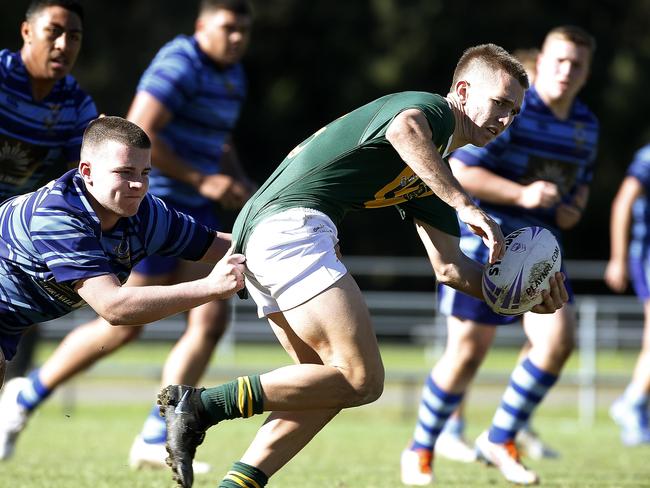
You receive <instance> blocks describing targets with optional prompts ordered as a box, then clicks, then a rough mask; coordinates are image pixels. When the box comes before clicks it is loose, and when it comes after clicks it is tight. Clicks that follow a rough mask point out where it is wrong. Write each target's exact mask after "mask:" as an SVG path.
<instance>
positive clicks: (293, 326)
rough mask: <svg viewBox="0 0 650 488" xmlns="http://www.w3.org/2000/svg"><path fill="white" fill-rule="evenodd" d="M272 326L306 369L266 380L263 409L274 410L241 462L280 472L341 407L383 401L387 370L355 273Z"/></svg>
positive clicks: (284, 370) (283, 370) (275, 318)
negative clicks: (385, 371) (378, 399)
mask: <svg viewBox="0 0 650 488" xmlns="http://www.w3.org/2000/svg"><path fill="white" fill-rule="evenodd" d="M269 322H270V323H271V326H272V327H273V330H274V332H275V333H276V335H277V336H278V339H279V340H280V342H281V343H282V345H283V347H284V348H285V349H286V350H287V352H288V353H289V354H290V355H291V356H292V357H293V358H294V360H295V361H297V362H298V363H299V364H296V365H293V366H286V367H283V368H280V369H277V370H274V371H271V372H270V373H266V374H263V375H261V376H260V379H261V383H262V388H263V390H264V409H265V410H274V412H273V413H272V414H271V416H270V417H269V419H268V421H267V422H266V423H265V424H264V426H263V427H262V428H261V429H260V430H259V431H258V434H257V436H256V437H255V439H254V440H253V442H252V443H251V445H250V447H249V448H248V450H247V451H246V453H245V455H244V458H243V459H242V460H243V462H245V463H246V464H248V465H251V466H255V467H257V468H259V469H261V470H262V471H263V472H265V473H267V474H272V473H275V472H276V471H277V470H278V469H280V468H281V467H282V466H284V465H285V464H286V463H287V462H288V461H289V460H290V459H291V458H292V457H293V456H295V454H297V453H298V452H300V450H301V449H302V448H303V447H304V446H305V445H307V444H308V443H309V441H310V440H311V439H312V438H313V437H314V435H316V433H318V431H320V429H322V428H323V426H324V425H326V424H327V422H329V420H331V419H332V418H333V417H334V416H335V415H336V413H337V412H338V411H339V410H340V409H341V408H346V407H353V406H358V405H363V404H365V403H369V402H372V401H374V400H376V399H377V398H378V397H379V396H380V394H381V392H382V389H383V381H384V368H383V365H382V362H381V356H380V354H379V348H378V346H377V341H376V338H375V334H374V332H373V330H372V325H371V322H370V316H369V314H368V310H367V307H366V305H365V303H364V301H363V297H362V295H361V292H360V290H359V288H358V287H357V285H356V283H355V282H354V280H353V279H352V277H351V276H350V275H345V276H344V277H343V278H341V279H340V280H339V281H337V282H336V283H335V284H334V285H332V286H331V287H330V288H328V289H327V290H325V291H324V292H322V293H321V294H319V295H318V296H316V297H314V298H312V299H311V300H309V301H308V302H306V303H304V304H302V305H300V306H298V307H296V308H294V309H292V310H288V311H286V312H284V314H279V313H277V314H271V315H270V316H269Z"/></svg>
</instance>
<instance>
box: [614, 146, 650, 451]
mask: <svg viewBox="0 0 650 488" xmlns="http://www.w3.org/2000/svg"><path fill="white" fill-rule="evenodd" d="M649 192H650V144H649V145H646V146H645V147H643V148H641V149H640V150H639V151H638V152H637V153H636V155H635V156H634V159H633V161H632V163H631V164H630V167H629V168H628V170H627V174H626V176H625V178H624V179H623V182H622V183H621V186H620V188H619V190H618V193H617V194H616V197H615V198H614V202H613V203H612V214H611V218H610V221H611V223H610V247H611V250H610V258H609V262H608V263H607V268H606V270H605V281H606V282H607V284H608V285H609V287H610V288H611V289H612V290H614V291H615V292H617V293H623V292H624V291H625V289H626V288H627V283H628V278H630V277H631V278H632V284H633V285H634V291H635V292H636V294H637V296H638V297H639V299H640V300H641V301H642V302H643V311H644V317H645V320H644V329H643V342H642V345H641V351H640V352H639V357H638V359H637V362H636V366H635V368H634V373H633V375H632V380H631V381H630V384H629V385H628V386H627V388H626V389H625V392H624V393H623V395H622V396H621V397H619V398H618V399H617V400H616V401H615V402H614V404H613V405H612V407H611V409H610V414H611V416H612V418H613V419H614V421H615V422H616V423H617V424H618V425H619V427H620V428H621V440H622V442H623V444H625V445H628V446H635V445H638V444H648V443H650V427H649V426H648V403H649V401H650V325H649V324H650V207H649V206H648V194H649ZM630 236H631V239H630Z"/></svg>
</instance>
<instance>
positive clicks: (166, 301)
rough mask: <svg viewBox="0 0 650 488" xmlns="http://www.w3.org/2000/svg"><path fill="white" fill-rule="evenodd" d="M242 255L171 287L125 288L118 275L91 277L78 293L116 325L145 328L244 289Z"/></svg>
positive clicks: (224, 259)
mask: <svg viewBox="0 0 650 488" xmlns="http://www.w3.org/2000/svg"><path fill="white" fill-rule="evenodd" d="M244 261H245V258H244V256H243V255H241V254H231V252H228V253H227V254H226V255H225V256H224V257H223V258H222V259H221V261H219V262H218V263H217V265H216V266H215V267H214V269H213V270H212V272H211V273H210V274H209V275H208V276H206V277H205V278H202V279H199V280H195V281H189V282H185V283H178V284H175V285H170V286H129V287H126V286H122V285H121V284H120V282H119V280H118V279H117V277H116V276H115V275H112V274H110V275H101V276H95V277H93V278H88V279H85V280H83V281H81V282H80V283H79V284H78V285H77V293H79V295H80V296H81V298H83V299H84V300H85V301H86V303H88V304H89V305H90V306H91V307H92V308H93V309H94V310H95V311H96V312H97V313H98V314H99V315H100V316H102V317H103V318H104V319H105V320H106V321H107V322H109V323H110V324H113V325H144V324H148V323H150V322H154V321H156V320H160V319H163V318H165V317H168V316H170V315H174V314H177V313H180V312H184V311H186V310H189V309H191V308H194V307H197V306H199V305H202V304H204V303H207V302H209V301H212V300H216V299H224V298H228V297H230V296H232V295H233V294H234V293H236V292H237V291H239V290H241V289H242V288H243V287H244V276H243V273H244Z"/></svg>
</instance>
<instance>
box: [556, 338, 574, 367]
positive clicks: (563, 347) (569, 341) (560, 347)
mask: <svg viewBox="0 0 650 488" xmlns="http://www.w3.org/2000/svg"><path fill="white" fill-rule="evenodd" d="M574 348H575V339H574V337H573V335H571V334H566V335H565V336H563V337H562V339H561V340H559V341H556V342H554V343H553V348H552V351H551V354H552V355H553V357H554V359H555V361H556V362H562V363H564V362H565V361H566V360H567V359H569V356H571V353H572V352H573V349H574Z"/></svg>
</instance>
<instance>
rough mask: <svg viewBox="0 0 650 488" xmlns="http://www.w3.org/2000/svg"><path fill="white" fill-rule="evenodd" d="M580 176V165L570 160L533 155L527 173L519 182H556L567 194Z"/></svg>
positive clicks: (561, 190) (523, 183) (562, 191)
mask: <svg viewBox="0 0 650 488" xmlns="http://www.w3.org/2000/svg"><path fill="white" fill-rule="evenodd" d="M577 177H578V166H577V165H576V164H573V163H571V162H569V161H559V160H557V159H550V158H542V157H538V156H531V157H530V158H529V159H528V166H527V168H526V173H524V175H523V176H522V177H521V178H520V180H519V183H521V184H522V185H528V184H530V183H532V182H533V181H537V180H544V181H550V182H551V183H555V184H556V185H557V186H558V188H559V189H560V192H561V193H562V194H563V195H567V194H568V193H569V192H570V191H571V188H573V185H574V184H575V182H576V179H577Z"/></svg>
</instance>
